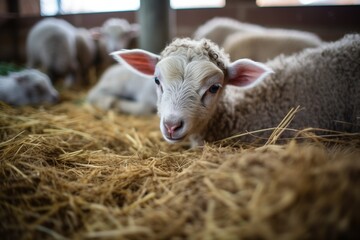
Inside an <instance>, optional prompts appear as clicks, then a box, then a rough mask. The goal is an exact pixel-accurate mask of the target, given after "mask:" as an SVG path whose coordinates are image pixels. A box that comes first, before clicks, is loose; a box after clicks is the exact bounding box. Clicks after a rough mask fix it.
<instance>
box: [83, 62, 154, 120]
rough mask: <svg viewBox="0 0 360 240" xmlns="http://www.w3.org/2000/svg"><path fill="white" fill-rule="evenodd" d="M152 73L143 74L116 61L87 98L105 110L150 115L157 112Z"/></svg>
mask: <svg viewBox="0 0 360 240" xmlns="http://www.w3.org/2000/svg"><path fill="white" fill-rule="evenodd" d="M150 79H152V77H149V76H142V75H139V74H137V73H134V72H133V71H131V70H129V69H128V68H126V67H124V66H123V65H119V64H116V65H113V66H111V67H110V68H108V69H107V70H106V71H105V72H104V73H103V75H102V76H101V78H100V80H99V82H98V83H97V85H96V86H94V87H93V88H92V89H91V91H90V92H89V94H88V97H87V101H88V102H89V103H90V104H92V105H94V106H96V107H98V108H100V109H103V110H109V109H113V110H116V111H119V112H122V113H128V114H134V115H148V114H151V113H155V112H156V98H157V97H156V87H155V84H154V83H153V82H152V81H150Z"/></svg>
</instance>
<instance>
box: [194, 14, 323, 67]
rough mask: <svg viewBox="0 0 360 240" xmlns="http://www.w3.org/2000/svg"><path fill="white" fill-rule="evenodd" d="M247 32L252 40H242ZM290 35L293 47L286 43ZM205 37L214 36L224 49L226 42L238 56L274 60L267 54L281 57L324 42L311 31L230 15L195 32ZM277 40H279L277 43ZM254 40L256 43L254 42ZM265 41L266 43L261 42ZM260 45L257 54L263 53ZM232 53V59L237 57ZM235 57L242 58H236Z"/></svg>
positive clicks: (208, 23) (196, 38) (227, 46)
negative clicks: (231, 16) (265, 23)
mask: <svg viewBox="0 0 360 240" xmlns="http://www.w3.org/2000/svg"><path fill="white" fill-rule="evenodd" d="M243 34H244V37H245V39H248V38H252V39H251V40H250V39H249V40H248V42H246V40H245V39H244V40H242V42H241V40H240V39H241V38H242V35H243ZM250 36H251V37H250ZM265 36H269V38H265ZM286 36H289V39H288V40H289V42H288V43H287V44H289V45H291V46H287V44H284V41H285V37H286ZM204 38H206V39H210V40H211V41H213V42H214V43H216V44H218V45H219V46H221V47H224V48H225V44H226V49H225V50H227V51H229V53H232V54H234V55H236V56H237V55H240V54H244V55H245V54H246V55H254V56H255V57H257V56H259V57H261V59H270V58H271V57H267V56H277V55H279V54H280V53H290V52H291V53H292V52H295V51H298V49H299V50H301V49H303V48H306V47H313V46H317V45H319V44H320V43H321V40H320V38H319V37H318V36H317V35H316V34H313V33H310V32H306V31H299V30H293V29H281V28H267V27H263V26H260V25H256V24H251V23H244V22H240V21H238V20H235V19H231V18H226V17H215V18H213V19H210V20H209V21H207V22H206V23H204V24H203V25H202V26H200V27H199V28H198V29H197V30H196V31H195V33H194V39H195V40H200V39H204ZM276 40H278V41H279V42H275V41H276ZM237 41H239V43H237ZM250 41H256V42H255V43H251V42H250ZM262 43H263V44H264V45H261V44H262ZM266 44H268V45H266ZM241 45H244V48H246V47H249V50H248V51H246V50H241V49H240V50H239V49H237V48H240V47H241ZM258 46H260V49H261V53H257V52H260V50H259V49H257V48H256V47H258ZM281 46H283V48H281ZM230 51H231V52H230ZM254 52H255V53H254ZM276 53H278V54H276ZM232 54H230V57H231V58H233V56H232ZM240 57H241V56H240ZM245 57H246V56H245ZM242 58H244V57H242ZM233 59H238V58H235V57H234V58H233ZM253 60H256V59H253Z"/></svg>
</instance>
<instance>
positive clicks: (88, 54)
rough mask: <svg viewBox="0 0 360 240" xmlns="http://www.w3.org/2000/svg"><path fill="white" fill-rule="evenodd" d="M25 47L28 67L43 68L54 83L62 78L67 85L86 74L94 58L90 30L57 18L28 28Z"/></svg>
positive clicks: (48, 19) (86, 80) (77, 80)
mask: <svg viewBox="0 0 360 240" xmlns="http://www.w3.org/2000/svg"><path fill="white" fill-rule="evenodd" d="M26 50H27V58H28V63H27V65H28V67H29V68H40V69H42V70H43V71H44V72H46V73H47V74H48V75H49V76H50V78H51V79H52V80H53V81H54V82H55V81H56V80H58V79H60V78H65V85H66V86H71V85H73V84H74V83H75V82H77V83H80V80H81V78H86V77H88V76H87V71H88V68H89V67H90V66H91V65H92V64H93V62H94V60H95V43H94V41H93V40H92V39H91V35H90V33H89V32H87V31H86V30H85V29H77V28H75V27H74V26H73V25H71V24H70V23H68V22H67V21H65V20H62V19H56V18H45V19H43V20H41V21H40V22H38V23H37V24H36V25H35V26H34V27H33V28H32V29H31V30H30V33H29V35H28V38H27V41H26ZM82 80H83V81H84V82H85V83H86V82H88V79H82Z"/></svg>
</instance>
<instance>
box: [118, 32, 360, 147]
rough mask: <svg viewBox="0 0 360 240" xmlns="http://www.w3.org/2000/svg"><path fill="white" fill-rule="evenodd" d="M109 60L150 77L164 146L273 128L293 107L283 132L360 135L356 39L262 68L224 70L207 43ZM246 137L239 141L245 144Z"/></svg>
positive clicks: (242, 63)
mask: <svg viewBox="0 0 360 240" xmlns="http://www.w3.org/2000/svg"><path fill="white" fill-rule="evenodd" d="M113 55H114V57H115V58H116V59H117V60H118V61H120V62H121V63H125V64H127V65H128V66H129V65H131V66H132V67H133V68H134V69H136V70H137V71H140V72H142V73H144V74H147V75H149V76H155V77H154V79H155V83H156V84H157V86H158V87H157V93H158V103H157V107H158V113H159V115H160V119H161V121H160V129H161V132H162V134H163V136H164V138H165V139H166V140H167V141H168V142H178V141H181V140H184V139H186V138H189V139H190V140H191V142H192V146H196V145H202V144H203V142H204V141H210V142H211V141H216V140H219V139H224V138H227V137H230V136H233V135H236V134H239V133H244V132H247V131H254V130H260V129H266V128H272V127H276V126H277V125H278V124H279V123H280V122H281V120H282V119H283V118H284V116H285V115H286V114H287V113H288V112H289V110H290V109H291V108H294V107H297V106H301V108H303V110H302V111H300V112H299V113H297V115H296V117H295V118H294V119H293V121H292V122H291V124H290V125H289V127H290V128H295V129H301V128H306V127H314V128H323V129H332V130H340V131H353V132H359V131H360V121H359V117H360V61H359V59H360V35H358V34H357V35H348V36H346V37H344V38H343V39H342V40H339V41H337V42H333V43H329V44H324V46H322V47H319V48H311V49H306V50H304V51H303V52H301V53H298V54H294V55H292V56H288V57H285V56H279V57H277V58H275V59H274V60H272V61H270V62H268V63H267V66H265V65H263V64H260V63H256V62H253V61H251V60H248V59H240V60H237V61H235V62H232V63H229V59H228V56H227V55H226V54H225V53H224V52H223V51H222V50H220V49H219V48H218V46H216V45H215V44H213V43H211V42H210V41H208V40H201V41H194V40H190V39H178V40H175V41H174V42H173V43H171V44H170V45H169V46H168V47H166V48H165V50H164V51H163V52H162V53H161V56H157V55H154V54H150V53H148V52H145V51H142V50H130V51H119V52H115V53H113ZM271 69H272V70H271ZM269 73H272V74H270V75H269ZM267 75H269V76H267ZM345 123H348V124H345ZM285 133H289V134H290V132H285ZM255 135H256V134H255ZM259 135H260V136H264V137H268V136H269V135H270V133H269V132H262V133H261V134H260V133H259ZM247 136H248V138H247V139H244V140H246V141H248V140H250V139H249V138H250V137H251V136H250V135H247Z"/></svg>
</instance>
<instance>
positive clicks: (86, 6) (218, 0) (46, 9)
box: [40, 0, 226, 16]
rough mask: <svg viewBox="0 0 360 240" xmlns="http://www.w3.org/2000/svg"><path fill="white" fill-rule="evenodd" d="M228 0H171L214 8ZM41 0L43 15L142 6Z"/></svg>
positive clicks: (133, 1) (122, 1)
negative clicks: (59, 5)
mask: <svg viewBox="0 0 360 240" xmlns="http://www.w3.org/2000/svg"><path fill="white" fill-rule="evenodd" d="M225 1H226V0H171V1H170V4H171V7H172V8H174V9H181V8H214V7H218V8H220V7H224V6H225ZM59 2H61V10H60V11H59V9H58V0H41V1H40V3H41V15H43V16H50V15H55V14H59V13H60V14H72V13H86V12H116V11H135V10H138V9H139V8H140V0H86V1H84V0H61V1H59Z"/></svg>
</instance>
